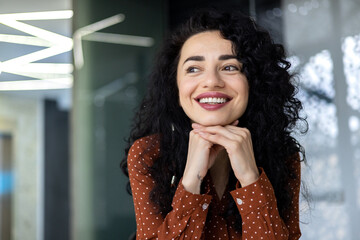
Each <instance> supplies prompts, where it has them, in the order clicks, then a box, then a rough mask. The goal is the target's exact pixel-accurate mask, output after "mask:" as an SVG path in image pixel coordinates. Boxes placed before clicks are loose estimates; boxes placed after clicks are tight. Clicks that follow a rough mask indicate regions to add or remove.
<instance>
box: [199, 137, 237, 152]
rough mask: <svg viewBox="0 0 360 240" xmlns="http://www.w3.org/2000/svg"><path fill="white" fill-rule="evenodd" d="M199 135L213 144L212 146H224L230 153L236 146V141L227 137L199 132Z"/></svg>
mask: <svg viewBox="0 0 360 240" xmlns="http://www.w3.org/2000/svg"><path fill="white" fill-rule="evenodd" d="M199 135H200V136H201V137H202V138H204V139H205V140H207V141H209V142H211V143H212V144H217V145H221V146H223V147H224V148H225V149H226V150H227V151H228V153H230V152H229V151H230V150H231V149H234V147H235V146H234V144H236V141H235V140H233V139H229V138H227V137H226V136H224V135H222V134H211V133H208V132H199Z"/></svg>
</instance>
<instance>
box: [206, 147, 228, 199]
mask: <svg viewBox="0 0 360 240" xmlns="http://www.w3.org/2000/svg"><path fill="white" fill-rule="evenodd" d="M230 168H231V167H230V160H229V157H228V155H227V152H226V150H225V149H224V150H222V151H221V152H220V153H219V154H218V156H217V157H216V159H215V163H214V165H213V166H212V167H211V168H210V175H211V179H212V181H213V183H214V185H215V189H216V193H217V195H218V196H219V199H221V197H222V195H223V194H224V191H225V188H226V185H227V183H228V181H229V172H230Z"/></svg>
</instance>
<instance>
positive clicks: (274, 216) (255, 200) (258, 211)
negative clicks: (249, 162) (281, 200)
mask: <svg viewBox="0 0 360 240" xmlns="http://www.w3.org/2000/svg"><path fill="white" fill-rule="evenodd" d="M296 165H297V166H296V169H295V170H296V175H297V178H296V179H295V180H291V181H290V182H289V184H290V190H291V191H293V200H292V202H291V207H290V210H289V213H288V214H286V216H285V218H284V219H282V218H281V217H280V215H279V211H278V208H277V201H276V198H275V193H274V189H273V187H272V185H271V183H270V181H269V179H268V178H267V176H266V174H265V172H264V170H263V169H261V168H260V177H259V179H258V180H257V181H256V182H255V183H253V184H251V185H248V186H246V187H244V188H240V187H239V184H238V185H237V188H236V189H235V190H234V191H232V192H231V195H232V197H233V199H234V201H235V202H236V205H237V208H238V210H239V212H240V215H241V217H242V238H243V239H251V238H254V239H273V240H275V239H276V240H279V239H282V240H295V239H299V238H300V236H301V233H300V227H299V192H300V162H298V161H297V162H296Z"/></svg>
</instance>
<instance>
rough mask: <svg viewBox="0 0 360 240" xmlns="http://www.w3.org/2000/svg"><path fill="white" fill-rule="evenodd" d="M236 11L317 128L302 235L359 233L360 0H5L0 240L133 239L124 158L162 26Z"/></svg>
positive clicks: (351, 239)
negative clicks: (277, 58) (290, 79)
mask: <svg viewBox="0 0 360 240" xmlns="http://www.w3.org/2000/svg"><path fill="white" fill-rule="evenodd" d="M210 4H212V5H213V6H218V7H225V8H229V9H239V10H241V11H243V12H244V13H247V14H250V15H251V16H252V17H253V18H254V19H256V21H257V22H258V23H259V24H260V25H262V26H264V27H265V28H267V29H268V30H269V31H270V32H271V33H272V35H273V36H274V38H275V40H276V41H277V42H280V43H283V44H284V45H285V46H286V48H287V50H288V55H289V60H290V61H291V62H292V64H293V67H292V69H291V70H292V71H294V72H298V73H299V74H298V81H299V86H300V91H299V93H298V96H299V98H300V99H301V100H302V101H303V102H304V107H305V111H304V113H303V114H304V115H306V116H307V118H308V122H309V132H308V134H307V135H305V136H301V135H299V136H298V137H299V138H300V139H301V142H302V143H303V145H304V146H305V148H306V151H307V160H308V166H305V165H304V166H303V167H304V168H303V180H304V181H305V182H306V185H307V187H308V189H309V191H310V193H311V195H312V201H311V202H310V205H308V204H307V203H306V201H305V200H302V201H301V203H300V204H301V222H302V223H301V228H302V234H303V235H302V238H301V239H304V240H315V239H316V240H325V239H326V240H332V239H334V240H335V239H336V240H342V239H343V240H355V239H360V228H359V222H360V25H359V22H360V1H359V0H342V1H338V0H307V1H305V0H300V1H299V0H297V1H296V0H282V1H281V0H276V1H265V0H228V1H221V2H220V1H214V0H211V1H203V0H201V1H200V0H199V1H191V0H184V1H170V0H169V1H166V0H152V1H146V0H133V1H130V0H128V1H126V0H118V1H110V0H101V1H100V0H97V1H96V0H73V1H71V0H47V1H45V0H31V1H27V0H13V1H5V0H0V239H1V240H10V239H11V240H23V239H26V240H32V239H34V240H35V239H36V240H56V239H62V240H63V239H72V240H95V239H101V240H105V239H109V240H112V239H128V238H129V236H130V235H131V234H132V233H134V232H135V230H136V227H135V226H136V225H135V218H134V211H133V206H132V200H131V197H130V196H129V195H128V194H127V193H126V191H125V185H126V182H127V179H126V177H125V176H124V175H123V174H122V172H121V171H120V168H119V163H120V161H121V159H122V158H123V154H124V146H125V142H124V138H126V137H127V135H128V133H129V128H130V125H131V118H132V115H133V109H134V108H135V107H136V106H137V104H138V103H139V101H140V100H141V98H142V96H143V94H144V91H145V89H146V76H147V74H148V73H149V70H150V67H151V65H152V63H153V58H154V55H155V54H156V51H157V49H158V47H159V45H160V44H161V41H162V40H163V39H164V37H165V36H166V35H167V33H168V32H169V31H170V30H172V29H174V28H175V27H176V26H177V25H178V24H179V23H181V22H182V21H184V19H185V18H186V17H187V16H188V15H189V13H190V12H191V11H192V10H194V9H197V8H199V7H202V6H206V5H210Z"/></svg>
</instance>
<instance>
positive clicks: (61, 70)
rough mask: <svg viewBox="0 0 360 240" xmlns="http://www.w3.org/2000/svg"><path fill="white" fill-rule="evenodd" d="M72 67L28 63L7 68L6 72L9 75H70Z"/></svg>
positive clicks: (59, 64)
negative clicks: (9, 73)
mask: <svg viewBox="0 0 360 240" xmlns="http://www.w3.org/2000/svg"><path fill="white" fill-rule="evenodd" d="M73 68H74V67H73V65H72V64H68V63H29V64H25V65H20V66H19V65H16V66H14V65H11V67H10V66H7V68H6V72H11V73H15V74H18V73H56V74H70V73H72V72H73Z"/></svg>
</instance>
